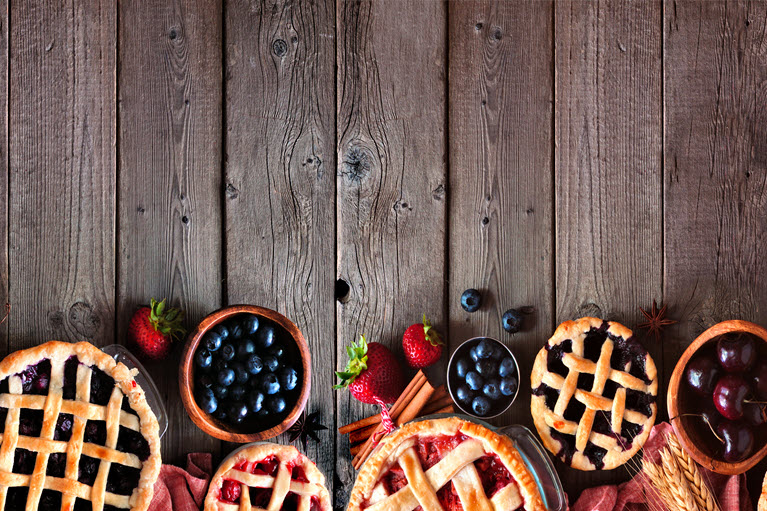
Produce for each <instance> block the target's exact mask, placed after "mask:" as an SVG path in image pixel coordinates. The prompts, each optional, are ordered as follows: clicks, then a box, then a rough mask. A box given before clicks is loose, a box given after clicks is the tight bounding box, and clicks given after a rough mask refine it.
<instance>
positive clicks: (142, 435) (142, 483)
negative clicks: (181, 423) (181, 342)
mask: <svg viewBox="0 0 767 511" xmlns="http://www.w3.org/2000/svg"><path fill="white" fill-rule="evenodd" d="M0 420H1V421H2V423H3V424H4V428H3V433H2V438H1V439H0V509H5V510H23V509H26V510H27V511H31V510H36V509H39V510H40V511H51V510H66V511H70V510H74V511H85V510H93V511H100V510H105V511H116V510H127V509H130V510H133V511H143V510H145V509H147V507H148V506H149V502H150V501H151V500H152V487H153V485H154V482H155V480H156V479H157V475H158V473H159V471H160V465H161V460H160V439H159V436H158V424H157V419H156V418H155V416H154V414H153V413H152V411H151V410H150V409H149V406H148V405H147V402H146V399H145V397H144V393H143V391H142V390H141V388H140V387H139V386H138V385H137V384H136V382H135V381H134V380H133V375H132V374H131V372H130V370H129V369H128V368H127V367H125V366H124V365H123V364H118V363H116V362H115V361H114V359H112V358H111V357H110V356H109V355H107V354H105V353H104V352H102V351H101V350H99V349H98V348H96V347H95V346H93V345H91V344H89V343H87V342H80V343H77V344H69V343H65V342H57V341H51V342H48V343H45V344H43V345H40V346H37V347H35V348H31V349H28V350H23V351H17V352H15V353H12V354H11V355H9V356H8V357H6V358H5V359H4V360H3V361H2V362H0Z"/></svg>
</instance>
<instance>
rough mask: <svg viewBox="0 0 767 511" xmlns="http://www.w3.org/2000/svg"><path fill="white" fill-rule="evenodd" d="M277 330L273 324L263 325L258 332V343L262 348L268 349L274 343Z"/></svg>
mask: <svg viewBox="0 0 767 511" xmlns="http://www.w3.org/2000/svg"><path fill="white" fill-rule="evenodd" d="M274 338H275V332H274V327H273V326H272V325H262V326H261V328H260V329H259V330H258V334H256V343H257V344H258V347H259V348H261V349H266V348H268V347H269V346H271V345H272V344H274Z"/></svg>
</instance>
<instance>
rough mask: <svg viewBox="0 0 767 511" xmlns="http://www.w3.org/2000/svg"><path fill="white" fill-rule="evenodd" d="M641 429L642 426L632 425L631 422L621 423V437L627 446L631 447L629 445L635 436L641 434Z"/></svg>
mask: <svg viewBox="0 0 767 511" xmlns="http://www.w3.org/2000/svg"><path fill="white" fill-rule="evenodd" d="M643 429H644V426H642V425H640V424H634V423H633V422H629V421H627V420H624V421H623V423H621V436H622V437H623V438H625V439H626V440H627V442H628V444H629V445H631V443H632V442H633V441H634V439H635V438H636V437H637V435H638V434H640V433H641V432H642V430H643Z"/></svg>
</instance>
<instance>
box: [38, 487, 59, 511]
mask: <svg viewBox="0 0 767 511" xmlns="http://www.w3.org/2000/svg"><path fill="white" fill-rule="evenodd" d="M37 509H38V511H59V510H60V509H61V493H59V492H57V491H54V490H43V493H42V494H40V504H39V505H38V506H37Z"/></svg>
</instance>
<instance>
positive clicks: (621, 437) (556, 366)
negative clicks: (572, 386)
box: [532, 321, 656, 469]
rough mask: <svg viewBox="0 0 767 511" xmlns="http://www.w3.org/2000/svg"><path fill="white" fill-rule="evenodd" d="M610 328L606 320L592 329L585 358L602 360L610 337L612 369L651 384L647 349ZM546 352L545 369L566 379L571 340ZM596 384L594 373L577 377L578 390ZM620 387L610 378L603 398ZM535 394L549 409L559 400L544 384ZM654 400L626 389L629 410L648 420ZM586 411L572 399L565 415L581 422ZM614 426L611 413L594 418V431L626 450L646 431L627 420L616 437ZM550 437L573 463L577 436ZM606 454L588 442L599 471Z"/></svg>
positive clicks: (585, 344)
mask: <svg viewBox="0 0 767 511" xmlns="http://www.w3.org/2000/svg"><path fill="white" fill-rule="evenodd" d="M608 328H609V323H608V322H607V321H604V322H603V323H602V325H601V326H600V327H599V328H592V329H591V330H590V331H589V332H588V333H587V334H586V338H585V339H584V341H583V358H586V359H588V360H591V361H592V362H596V361H597V360H599V355H600V353H601V351H602V345H603V344H604V342H605V340H606V339H608V338H609V339H610V340H611V341H613V352H612V356H611V357H610V367H612V368H613V369H618V370H621V371H625V370H626V367H628V371H627V372H628V373H629V374H630V375H632V376H634V377H636V378H639V379H640V380H642V381H643V382H645V383H646V384H647V385H649V384H650V383H652V379H651V378H650V377H649V376H648V375H647V372H646V368H645V360H646V357H647V351H646V350H645V348H644V347H643V346H642V345H641V344H639V343H638V342H637V341H636V340H634V338H633V337H631V338H629V339H624V338H623V337H618V336H615V335H613V334H611V333H610V332H608ZM546 351H547V357H546V368H547V369H548V370H549V372H552V373H556V374H558V375H560V376H562V377H567V375H568V373H569V369H568V368H567V366H565V364H564V362H563V360H562V359H563V357H564V354H565V353H572V351H573V342H572V340H571V339H566V340H564V341H562V342H561V343H559V344H556V345H554V346H551V345H548V344H547V345H546ZM593 384H594V375H593V374H587V373H581V374H579V375H578V388H579V389H581V390H586V391H591V388H592V385H593ZM619 388H620V385H618V384H617V383H616V382H614V381H613V380H610V379H608V380H607V381H606V382H605V387H604V391H603V393H602V395H603V396H604V397H606V398H608V399H612V398H614V397H615V393H616V391H617V390H618V389H619ZM532 393H533V395H535V396H541V397H543V398H544V400H545V403H546V408H548V409H549V410H554V407H555V405H556V403H557V399H558V398H559V390H557V389H555V388H552V387H549V386H548V385H546V384H545V383H541V384H540V385H539V386H538V387H536V388H534V389H533V390H532ZM655 399H656V398H655V396H653V395H652V394H648V393H646V392H641V391H637V390H633V389H626V409H627V410H634V411H636V412H639V413H641V414H642V415H644V416H646V417H648V418H649V417H651V416H652V404H653V403H655ZM585 411H586V406H585V405H584V404H583V403H581V402H580V401H578V400H577V399H576V398H575V397H573V398H572V399H571V400H570V402H569V403H568V405H567V408H566V409H565V412H564V414H563V416H564V418H565V419H566V420H568V421H572V422H579V421H580V419H581V417H582V416H583V413H584V412H585ZM611 424H612V413H611V412H609V411H603V410H599V411H597V414H596V415H595V417H594V424H593V425H592V431H596V432H597V433H601V434H603V435H607V436H611V437H613V438H615V439H616V440H617V441H618V444H619V445H620V446H621V447H622V448H623V450H624V451H625V450H629V449H631V447H632V444H633V442H634V438H635V437H636V436H637V435H639V434H640V433H641V432H642V431H643V430H644V426H643V425H641V424H634V423H632V422H629V421H628V420H626V419H625V418H624V419H623V421H622V422H621V431H620V434H616V433H614V432H613V431H612V426H611ZM550 434H551V437H552V438H553V439H554V440H556V441H558V442H559V445H560V448H559V452H558V453H557V456H558V457H559V458H561V459H562V460H563V461H564V462H565V463H567V464H568V465H569V464H571V463H572V459H573V455H574V454H575V436H574V435H569V434H565V433H561V432H559V431H557V430H555V429H552V430H551V432H550ZM606 454H607V450H606V449H603V448H601V447H599V446H597V445H594V444H593V443H591V442H588V444H587V445H586V449H585V450H584V455H585V456H586V458H588V460H589V461H590V462H591V463H592V464H593V465H594V466H595V467H596V468H597V469H602V468H603V467H604V457H605V455H606Z"/></svg>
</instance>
